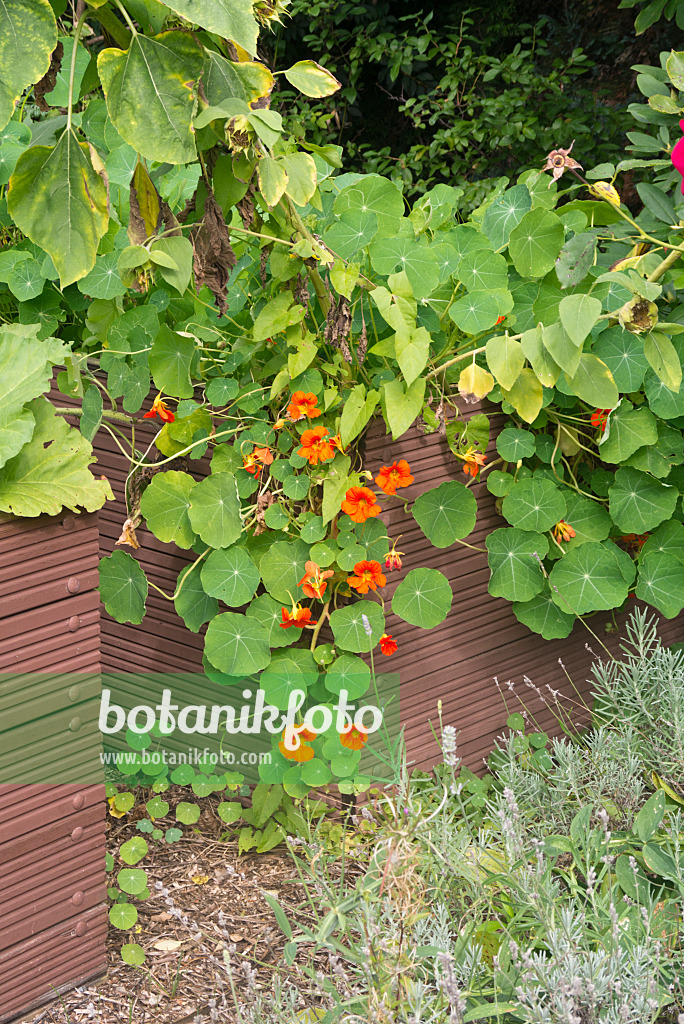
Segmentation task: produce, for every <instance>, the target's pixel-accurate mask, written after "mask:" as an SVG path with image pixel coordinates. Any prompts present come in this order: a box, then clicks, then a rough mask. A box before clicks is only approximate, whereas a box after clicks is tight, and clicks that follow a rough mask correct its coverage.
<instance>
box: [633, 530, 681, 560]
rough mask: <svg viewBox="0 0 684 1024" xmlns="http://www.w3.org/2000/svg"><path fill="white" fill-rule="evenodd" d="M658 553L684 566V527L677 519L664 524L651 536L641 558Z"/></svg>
mask: <svg viewBox="0 0 684 1024" xmlns="http://www.w3.org/2000/svg"><path fill="white" fill-rule="evenodd" d="M657 552H663V553H664V554H666V555H667V556H668V558H670V559H673V558H674V559H676V560H677V561H678V562H681V563H682V565H684V526H683V525H682V524H681V523H680V522H679V521H678V520H677V519H672V520H671V521H670V522H669V523H663V525H662V526H659V527H658V529H657V530H656V531H655V533H652V534H651V536H650V537H649V538H648V540H647V541H646V543H645V544H644V546H643V548H642V549H641V557H642V558H645V557H646V555H650V554H656V553H657Z"/></svg>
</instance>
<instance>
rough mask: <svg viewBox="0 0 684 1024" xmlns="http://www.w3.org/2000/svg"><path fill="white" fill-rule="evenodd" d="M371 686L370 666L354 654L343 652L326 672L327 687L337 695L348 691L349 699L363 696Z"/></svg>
mask: <svg viewBox="0 0 684 1024" xmlns="http://www.w3.org/2000/svg"><path fill="white" fill-rule="evenodd" d="M369 686H370V668H369V667H368V665H366V663H365V661H362V660H361V658H356V657H355V656H354V655H353V654H341V655H340V657H339V658H337V659H336V660H335V661H334V662H333V663H332V665H331V666H330V667H329V669H328V671H327V672H326V674H325V687H326V689H327V690H329V691H330V693H334V694H335V695H336V696H339V694H340V693H341V692H342V690H346V691H347V696H348V697H349V700H357V699H358V698H359V697H363V695H364V693H366V692H367V690H368V687H369Z"/></svg>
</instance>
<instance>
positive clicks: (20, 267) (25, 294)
mask: <svg viewBox="0 0 684 1024" xmlns="http://www.w3.org/2000/svg"><path fill="white" fill-rule="evenodd" d="M7 284H8V286H9V290H10V291H11V292H12V294H13V295H14V296H15V298H17V299H19V301H20V302H26V301H27V300H28V299H34V298H35V297H36V295H40V293H41V292H42V290H43V286H44V284H45V278H44V277H43V272H42V269H41V265H40V263H39V262H38V260H34V259H32V258H31V257H29V259H27V260H22V261H21V263H17V265H16V266H15V267H14V269H13V270H12V271H11V272H10V273H9V274H8V275H7Z"/></svg>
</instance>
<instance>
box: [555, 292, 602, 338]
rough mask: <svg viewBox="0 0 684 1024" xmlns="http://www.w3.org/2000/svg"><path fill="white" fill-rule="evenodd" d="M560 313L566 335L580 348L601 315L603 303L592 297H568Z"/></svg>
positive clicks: (561, 302) (562, 303)
mask: <svg viewBox="0 0 684 1024" xmlns="http://www.w3.org/2000/svg"><path fill="white" fill-rule="evenodd" d="M558 311H559V313H560V318H561V323H562V324H563V327H564V328H565V333H566V334H567V335H568V337H569V338H570V340H571V341H572V342H573V343H574V344H575V345H578V346H579V345H581V344H582V342H583V341H584V339H585V338H586V337H587V335H588V334H589V333H590V332H591V329H592V327H593V326H594V324H595V323H596V321H597V320H598V318H599V317H600V315H601V301H600V299H595V298H593V296H591V295H566V297H565V298H564V299H561V301H560V305H559V307H558Z"/></svg>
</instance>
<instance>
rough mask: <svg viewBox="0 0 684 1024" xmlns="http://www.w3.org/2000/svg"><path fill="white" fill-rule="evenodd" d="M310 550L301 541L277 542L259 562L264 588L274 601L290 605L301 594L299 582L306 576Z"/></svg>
mask: <svg viewBox="0 0 684 1024" xmlns="http://www.w3.org/2000/svg"><path fill="white" fill-rule="evenodd" d="M309 553H310V548H309V545H308V544H305V543H304V541H302V540H292V541H287V540H279V541H276V543H275V544H272V545H271V547H270V548H269V550H268V551H267V552H266V553H265V554H264V555H263V556H262V558H261V561H260V562H259V570H260V572H261V577H262V579H263V581H264V586H265V587H266V590H267V591H268V592H269V594H270V595H271V597H273V598H275V600H276V601H282V602H283V603H284V604H286V605H288V607H289V606H290V605H291V603H292V601H293V600H294V599H296V598H297V597H301V595H302V592H301V590H298V587H299V581H300V580H301V579H302V577H303V576H304V575H305V574H306V563H307V562H308V561H309Z"/></svg>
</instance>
